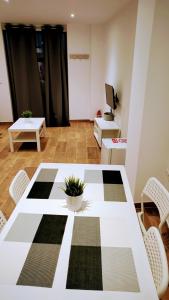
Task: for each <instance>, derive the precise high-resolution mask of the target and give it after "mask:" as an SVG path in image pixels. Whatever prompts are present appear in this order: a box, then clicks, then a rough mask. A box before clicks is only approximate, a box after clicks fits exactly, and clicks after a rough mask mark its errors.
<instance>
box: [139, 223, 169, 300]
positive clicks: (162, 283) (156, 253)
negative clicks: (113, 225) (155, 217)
mask: <svg viewBox="0 0 169 300" xmlns="http://www.w3.org/2000/svg"><path fill="white" fill-rule="evenodd" d="M144 243H145V247H146V250H147V255H148V259H149V263H150V267H151V271H152V275H153V279H154V283H155V286H156V289H157V294H158V296H159V297H161V296H162V295H163V294H164V293H165V291H166V289H167V287H168V280H169V277H168V276H169V275H168V263H167V257H166V253H165V249H164V245H163V241H162V239H161V235H160V233H159V230H158V229H157V228H156V227H153V226H152V227H150V228H149V229H148V231H147V232H146V234H145V235H144Z"/></svg>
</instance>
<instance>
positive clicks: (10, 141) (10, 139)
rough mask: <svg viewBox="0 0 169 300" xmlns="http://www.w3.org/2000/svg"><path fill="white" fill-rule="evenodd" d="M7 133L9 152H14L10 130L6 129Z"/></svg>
mask: <svg viewBox="0 0 169 300" xmlns="http://www.w3.org/2000/svg"><path fill="white" fill-rule="evenodd" d="M8 134H9V145H10V150H11V152H14V146H13V139H12V133H11V132H10V131H8Z"/></svg>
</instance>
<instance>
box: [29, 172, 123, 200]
mask: <svg viewBox="0 0 169 300" xmlns="http://www.w3.org/2000/svg"><path fill="white" fill-rule="evenodd" d="M61 172H62V169H60V170H58V169H41V170H40V172H39V174H38V176H37V178H36V180H35V182H34V184H33V186H32V188H31V190H30V192H29V194H28V196H27V198H33V199H55V200H56V199H65V193H64V192H63V190H62V188H63V186H64V178H65V177H64V176H61V177H62V179H63V180H62V181H60V177H59V176H58V173H61ZM72 173H73V171H70V174H69V175H74V176H75V177H76V174H72ZM63 174H64V170H63ZM66 177H67V176H66ZM81 179H82V180H84V181H85V183H86V189H85V192H84V194H85V193H86V198H88V196H89V197H90V198H91V200H93V201H95V200H96V201H114V202H126V195H125V191H124V186H123V181H122V177H121V173H120V171H112V170H84V172H83V177H82V178H81Z"/></svg>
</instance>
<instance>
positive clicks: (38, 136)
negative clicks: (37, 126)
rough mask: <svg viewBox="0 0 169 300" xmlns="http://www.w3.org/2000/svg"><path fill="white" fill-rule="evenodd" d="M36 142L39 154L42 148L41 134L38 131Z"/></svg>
mask: <svg viewBox="0 0 169 300" xmlns="http://www.w3.org/2000/svg"><path fill="white" fill-rule="evenodd" d="M36 141H37V149H38V152H40V151H41V148H40V134H39V130H36Z"/></svg>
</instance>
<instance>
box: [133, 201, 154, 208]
mask: <svg viewBox="0 0 169 300" xmlns="http://www.w3.org/2000/svg"><path fill="white" fill-rule="evenodd" d="M134 205H135V208H136V209H141V203H134ZM144 207H145V208H154V209H157V207H156V205H155V203H154V202H144Z"/></svg>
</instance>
